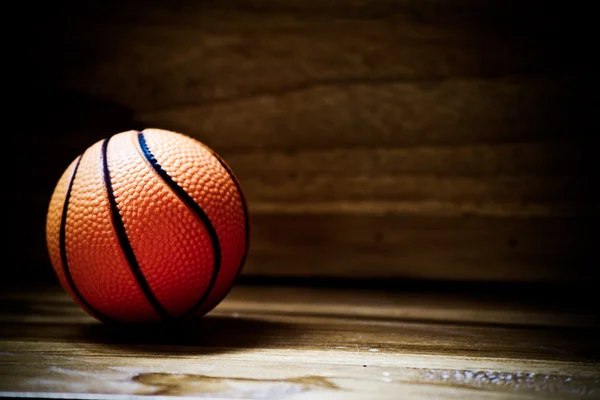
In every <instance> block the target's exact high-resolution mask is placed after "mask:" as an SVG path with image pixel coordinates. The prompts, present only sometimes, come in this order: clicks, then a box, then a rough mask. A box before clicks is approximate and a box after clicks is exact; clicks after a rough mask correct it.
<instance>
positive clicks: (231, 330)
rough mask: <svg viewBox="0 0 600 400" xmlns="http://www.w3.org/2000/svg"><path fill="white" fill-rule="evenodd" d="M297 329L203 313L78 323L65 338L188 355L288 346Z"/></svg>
mask: <svg viewBox="0 0 600 400" xmlns="http://www.w3.org/2000/svg"><path fill="white" fill-rule="evenodd" d="M300 333H301V331H299V330H298V329H296V328H295V327H294V326H293V325H292V324H285V323H279V322H270V321H264V320H258V319H252V318H241V317H233V316H231V317H226V316H211V315H207V316H205V317H203V318H200V319H198V320H196V321H190V322H187V323H181V324H176V325H170V326H159V325H156V326H127V325H123V326H117V325H108V324H92V325H86V326H82V327H80V329H79V331H78V332H77V335H76V337H69V338H68V339H69V340H84V341H86V342H90V343H99V344H103V345H107V346H111V347H115V348H117V349H119V350H125V351H129V352H145V353H148V352H151V353H161V354H165V353H167V354H168V353H172V354H177V353H180V354H188V355H189V354H209V353H221V352H232V351H233V352H235V351H239V350H244V349H249V348H253V347H271V346H283V345H288V346H289V345H290V344H291V343H294V342H295V340H294V337H295V336H298V335H299V334H300Z"/></svg>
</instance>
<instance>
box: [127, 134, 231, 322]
mask: <svg viewBox="0 0 600 400" xmlns="http://www.w3.org/2000/svg"><path fill="white" fill-rule="evenodd" d="M138 141H139V143H140V148H141V149H142V153H143V154H144V157H146V159H147V160H148V162H149V163H150V165H151V166H152V168H154V170H155V171H156V173H157V174H158V175H159V176H160V177H161V178H162V179H163V180H164V181H165V183H166V184H167V185H169V187H170V188H171V190H173V192H175V194H176V195H177V196H178V197H179V198H180V199H181V200H182V201H183V202H184V203H185V204H186V205H187V206H188V207H189V208H190V209H192V210H193V211H194V213H195V214H196V215H197V216H198V218H200V220H201V221H202V223H203V224H204V227H205V228H206V231H207V232H208V236H209V237H210V241H211V244H212V248H213V259H214V267H213V274H212V277H211V279H210V282H209V284H208V287H207V288H206V291H205V292H204V293H203V294H202V296H200V298H199V299H198V301H196V303H194V305H192V306H191V307H190V308H189V309H188V310H187V311H185V312H184V313H183V314H182V315H181V318H185V317H187V316H189V315H191V314H193V313H194V312H196V311H197V310H198V309H199V308H200V307H201V306H202V305H203V304H204V302H205V301H206V299H207V298H208V296H209V295H210V293H211V291H212V289H213V287H214V285H215V282H216V280H217V276H219V270H220V269H221V244H220V242H219V236H218V235H217V231H216V230H215V227H214V226H213V224H212V222H211V221H210V218H208V215H206V213H205V212H204V210H203V209H202V207H200V205H198V203H196V202H195V201H194V199H193V198H192V197H191V196H190V195H189V194H188V193H187V192H186V191H185V190H184V189H183V188H182V187H181V186H179V185H178V184H177V182H175V181H174V180H173V178H171V177H170V176H169V174H168V173H167V172H166V171H165V170H164V169H163V168H162V167H161V165H160V164H159V163H158V161H157V160H156V158H155V157H154V155H153V154H152V152H151V151H150V149H149V148H148V144H147V143H146V139H145V138H144V134H143V133H142V132H138Z"/></svg>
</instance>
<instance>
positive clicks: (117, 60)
mask: <svg viewBox="0 0 600 400" xmlns="http://www.w3.org/2000/svg"><path fill="white" fill-rule="evenodd" d="M165 4H166V3H165ZM42 7H45V8H42V9H39V10H37V11H36V12H35V15H34V16H31V15H30V14H28V15H30V17H29V19H28V23H27V29H25V30H26V31H27V32H26V33H24V34H23V37H22V44H21V45H20V46H17V48H16V49H15V53H14V54H15V55H14V57H13V59H14V60H16V61H14V62H13V63H12V64H11V65H12V66H13V67H15V72H14V74H13V75H12V76H11V77H10V78H9V80H10V81H11V83H12V84H14V85H12V86H11V87H14V88H16V89H17V90H16V92H15V94H14V95H13V97H12V98H13V99H15V100H14V101H13V104H12V105H13V106H15V111H14V112H12V113H11V114H13V115H12V116H13V117H16V115H17V114H18V115H19V116H18V117H17V118H16V120H17V124H18V125H16V127H15V128H12V133H10V134H9V136H11V138H12V140H15V141H16V146H17V147H18V148H19V149H22V150H23V152H22V153H21V154H22V157H21V158H20V159H21V162H19V163H17V164H16V171H17V172H16V174H13V176H12V177H11V178H16V182H14V184H12V187H13V188H14V190H13V189H9V194H10V195H9V196H5V198H9V200H8V201H9V203H10V207H11V209H12V210H14V212H11V213H10V214H11V215H10V216H9V220H10V221H11V223H12V226H13V227H12V228H11V234H10V236H11V238H10V240H9V242H8V243H9V246H8V247H9V252H10V253H11V255H12V256H13V257H12V258H11V260H14V261H11V262H12V263H13V265H15V266H17V267H18V268H16V270H18V272H19V273H20V275H22V276H25V277H28V278H30V277H32V276H48V274H49V273H50V267H49V264H48V260H47V256H46V252H45V242H44V231H43V230H44V223H45V220H44V219H45V211H46V207H47V202H48V199H49V196H50V193H51V191H52V189H53V186H54V184H55V183H56V180H57V179H58V177H59V175H60V174H61V173H62V171H63V170H64V168H65V167H66V166H67V165H68V163H69V162H70V161H71V160H72V159H73V158H74V157H75V156H76V155H77V154H79V153H80V152H81V151H82V150H84V149H85V148H86V147H87V146H88V145H90V144H92V143H93V142H95V141H96V140H99V139H100V138H103V137H105V136H108V135H110V134H112V133H116V132H118V131H121V130H126V129H130V128H144V127H157V128H163V129H171V130H176V131H180V132H183V133H186V134H189V135H191V136H193V137H196V138H198V139H199V140H201V141H203V142H204V143H206V144H207V145H209V146H211V147H213V148H214V149H215V150H216V151H217V152H219V153H220V154H221V155H222V156H223V157H224V158H225V159H226V160H227V161H228V162H229V163H230V165H231V166H232V167H233V169H234V171H235V172H236V174H237V175H238V177H239V178H240V180H241V183H242V186H243V188H244V189H245V191H246V194H247V196H248V201H249V206H250V211H251V215H252V218H251V222H252V227H253V230H252V246H251V251H250V256H249V259H248V265H247V268H246V270H245V274H246V275H247V276H250V275H261V276H264V275H270V276H273V275H275V276H330V277H339V276H343V277H347V276H349V277H387V278H389V277H400V278H428V279H451V280H458V279H466V280H482V281H506V280H508V281H528V282H531V281H556V282H565V281H589V280H590V279H596V278H597V277H598V276H599V274H598V272H597V269H598V268H597V267H598V257H597V251H596V250H595V247H596V245H597V243H598V237H597V236H598V235H597V228H596V225H597V223H598V213H597V207H596V206H597V202H598V197H597V196H596V195H594V191H593V188H594V186H596V185H597V182H598V175H597V173H596V172H595V171H594V170H593V169H592V167H593V166H594V165H595V164H596V162H595V157H596V156H595V154H597V150H596V149H595V147H597V144H598V141H597V138H596V137H595V136H594V134H595V131H597V128H596V125H595V118H594V117H593V115H592V112H593V111H594V107H593V106H594V104H593V101H592V99H593V97H592V96H589V93H591V91H590V89H588V85H589V83H590V82H591V81H593V79H592V76H593V74H595V69H594V68H593V67H592V65H591V60H590V54H592V53H593V52H592V51H591V48H592V47H590V46H592V44H591V43H587V42H586V38H588V37H589V36H587V35H588V32H586V29H587V25H586V24H585V23H583V22H581V21H582V18H583V19H585V17H586V12H585V10H581V9H578V10H574V11H569V10H565V9H564V8H559V7H553V6H551V5H548V4H547V3H546V2H541V1H530V2H511V1H499V0H498V1H494V0H488V1H480V0H477V1H476V0H449V1H433V0H429V1H428V0H421V1H408V0H396V1H391V0H363V1H353V2H351V1H335V0H326V1H323V0H302V1H300V0H283V1H275V0H264V1H260V0H250V1H241V0H230V1H216V0H215V1H195V2H194V1H185V2H175V3H172V5H169V6H166V5H162V6H161V5H159V3H158V2H152V1H150V2H139V3H138V2H136V3H133V2H124V3H119V4H118V5H117V3H116V2H115V4H112V3H110V2H103V3H94V2H88V3H85V2H78V3H75V2H73V3H72V4H71V2H67V3H63V4H62V5H60V6H57V5H45V6H42ZM26 11H27V10H26ZM588 41H589V39H588ZM5 151H6V150H5ZM9 151H10V150H9Z"/></svg>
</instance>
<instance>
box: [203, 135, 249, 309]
mask: <svg viewBox="0 0 600 400" xmlns="http://www.w3.org/2000/svg"><path fill="white" fill-rule="evenodd" d="M204 147H205V148H206V149H207V150H208V151H209V152H210V153H211V154H212V155H213V156H214V157H215V158H216V159H217V160H218V161H219V163H220V164H221V165H222V166H223V168H225V170H226V171H227V173H228V174H229V176H230V178H231V180H232V181H233V184H234V185H235V187H236V188H237V191H238V194H239V195H240V201H241V202H242V208H243V210H244V229H245V232H244V233H245V248H244V254H243V255H242V260H241V261H240V265H239V267H238V270H237V272H236V274H235V277H234V281H235V280H237V278H238V277H239V275H240V273H241V272H242V268H243V267H244V264H245V263H246V258H247V256H248V246H249V242H250V223H249V217H248V205H247V202H246V197H245V196H244V192H243V191H242V187H241V185H240V183H239V181H238V179H237V177H236V176H235V175H234V174H233V171H232V170H231V168H229V166H228V165H227V163H226V162H225V160H223V158H221V156H220V155H219V154H217V152H215V151H214V150H212V149H211V148H209V147H207V146H204ZM232 286H233V285H231V286H230V287H229V290H228V291H226V292H225V293H224V294H223V296H222V297H221V300H219V301H218V302H217V304H219V303H220V302H221V301H222V300H223V299H224V298H225V297H226V296H227V294H228V293H229V291H230V290H231V288H232Z"/></svg>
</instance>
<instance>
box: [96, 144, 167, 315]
mask: <svg viewBox="0 0 600 400" xmlns="http://www.w3.org/2000/svg"><path fill="white" fill-rule="evenodd" d="M109 140H110V139H106V140H105V141H104V142H103V143H102V167H103V172H104V185H105V186H106V193H107V194H108V201H109V203H110V211H111V217H112V222H113V226H114V228H115V231H116V233H117V237H118V239H119V244H120V245H121V249H122V250H123V253H124V254H125V258H126V259H127V263H128V264H129V268H130V269H131V272H132V273H133V275H134V277H135V279H136V281H137V283H138V285H139V286H140V289H142V292H143V293H144V295H145V296H146V299H147V300H148V302H149V303H150V305H151V306H152V308H153V309H154V311H156V313H157V314H158V316H159V317H160V318H161V319H162V320H165V321H167V320H172V319H173V317H172V316H171V315H170V314H169V312H168V311H167V310H165V308H164V307H163V306H162V305H161V304H160V302H159V301H158V299H157V298H156V296H155V295H154V293H152V289H151V288H150V285H149V284H148V281H147V280H146V278H145V277H144V274H143V273H142V269H141V268H140V265H139V263H138V261H137V259H136V258H135V253H134V251H133V248H132V247H131V243H130V242H129V238H128V237H127V232H126V231H125V225H124V224H123V219H122V218H121V213H120V212H119V208H118V206H117V200H116V198H115V194H114V192H113V187H112V182H111V179H110V171H109V169H108V158H107V149H108V142H109Z"/></svg>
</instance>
